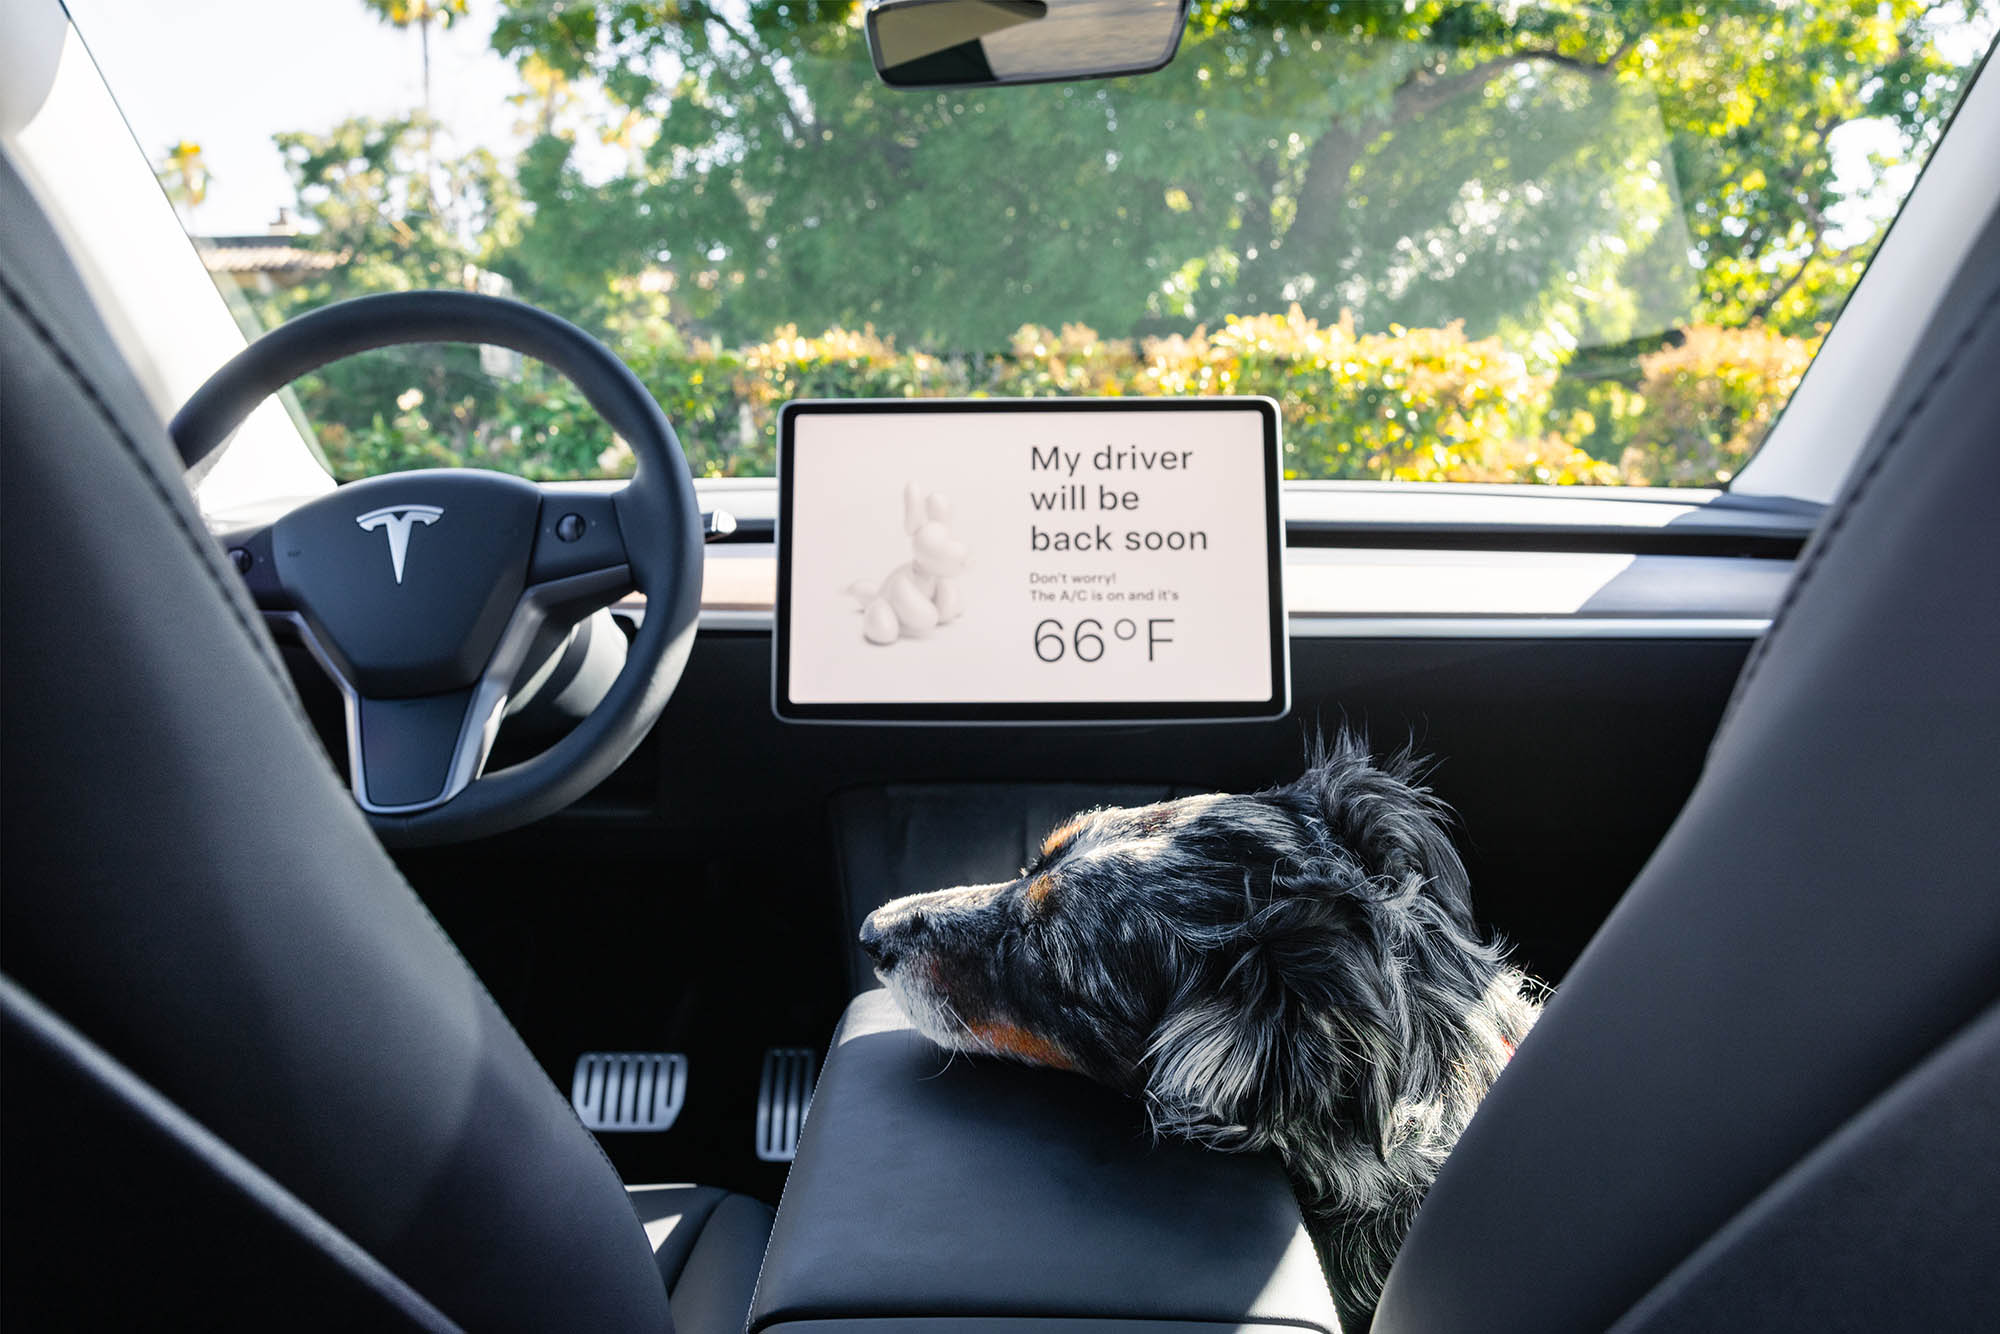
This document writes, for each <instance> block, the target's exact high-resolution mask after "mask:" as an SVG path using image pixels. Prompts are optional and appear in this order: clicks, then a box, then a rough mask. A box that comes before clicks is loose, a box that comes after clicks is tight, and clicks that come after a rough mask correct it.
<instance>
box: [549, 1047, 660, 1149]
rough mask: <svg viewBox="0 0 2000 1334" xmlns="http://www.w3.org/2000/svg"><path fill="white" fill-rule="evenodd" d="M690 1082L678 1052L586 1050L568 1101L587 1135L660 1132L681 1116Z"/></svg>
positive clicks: (578, 1058)
mask: <svg viewBox="0 0 2000 1334" xmlns="http://www.w3.org/2000/svg"><path fill="white" fill-rule="evenodd" d="M687 1082H688V1061H687V1057H685V1056H683V1055H681V1054H680V1053H679V1052H677V1051H587V1052H585V1053H584V1054H583V1055H581V1056H579V1057H577V1058H576V1078H575V1079H574V1080H573V1081H572V1082H571V1084H570V1092H569V1100H570V1105H571V1106H573V1107H575V1108H576V1114H577V1116H578V1117H580V1118H582V1121H583V1126H584V1129H586V1130H618V1131H637V1130H650V1131H661V1130H666V1129H668V1128H670V1127H671V1126H672V1125H673V1124H674V1118H675V1117H677V1116H679V1115H680V1114H681V1103H682V1102H684V1101H686V1099H687Z"/></svg>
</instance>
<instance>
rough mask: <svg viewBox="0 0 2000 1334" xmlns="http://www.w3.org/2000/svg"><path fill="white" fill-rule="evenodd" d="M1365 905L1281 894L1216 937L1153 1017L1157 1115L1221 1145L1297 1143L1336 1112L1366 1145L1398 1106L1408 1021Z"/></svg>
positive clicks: (1163, 1122) (1150, 1073)
mask: <svg viewBox="0 0 2000 1334" xmlns="http://www.w3.org/2000/svg"><path fill="white" fill-rule="evenodd" d="M1374 953H1375V951H1374V943H1373V936H1372V933H1371V932H1370V931H1369V930H1368V928H1367V924H1366V921H1365V914H1364V913H1362V912H1361V911H1359V910H1358V905H1357V904H1356V903H1355V902H1354V901H1353V900H1351V899H1347V898H1345V897H1343V896H1341V895H1338V894H1279V895H1278V896H1276V897H1274V898H1273V899H1272V900H1271V901H1270V902H1268V903H1266V904H1264V905H1263V906H1262V907H1261V908H1258V909H1257V910H1256V911H1255V912H1253V913H1252V914H1251V915H1250V916H1249V918H1248V919H1247V920H1246V921H1244V922H1242V923H1241V924H1240V925H1239V926H1237V927H1235V928H1233V929H1232V930H1231V931H1230V933H1229V935H1228V937H1227V938H1226V939H1225V940H1223V941H1221V942H1220V945H1219V948H1217V949H1215V950H1213V951H1212V952H1211V953H1210V954H1209V956H1208V959H1207V961H1206V962H1205V965H1204V968H1203V970H1202V972H1203V975H1202V976H1199V977H1195V978H1190V979H1189V983H1188V985H1187V986H1185V987H1184V988H1183V990H1182V994H1181V995H1180V996H1179V997H1178V998H1177V999H1176V1001H1175V1003H1174V1004H1172V1005H1170V1006H1169V1007H1168V1010H1167V1014H1166V1017H1165V1018H1164V1019H1163V1020H1162V1021H1161V1022H1160V1024H1159V1025H1158V1027H1157V1028H1156V1029H1155V1030H1154V1034H1153V1038H1152V1042H1151V1044H1150V1050H1149V1052H1148V1056H1147V1061H1146V1075H1147V1083H1146V1088H1145V1097H1146V1104H1147V1109H1148V1115H1149V1117H1150V1119H1151V1121H1152V1124H1153V1128H1154V1129H1155V1130H1156V1131H1157V1132H1160V1133H1163V1134H1172V1135H1178V1136H1181V1137H1183V1138H1188V1139H1194V1140H1198V1141H1200V1142H1202V1143H1206V1144H1210V1145H1213V1146H1215V1147H1218V1148H1230V1149H1258V1148H1266V1147H1275V1148H1278V1149H1280V1150H1284V1149H1289V1148H1293V1147H1306V1146H1303V1145H1300V1146H1294V1145H1293V1144H1292V1143H1291V1140H1292V1139H1293V1138H1294V1137H1297V1136H1301V1135H1305V1136H1311V1135H1317V1134H1320V1133H1323V1128H1324V1127H1326V1126H1328V1125H1330V1124H1341V1125H1344V1126H1347V1127H1350V1128H1351V1129H1352V1131H1353V1132H1354V1134H1355V1135H1356V1137H1357V1138H1358V1139H1359V1140H1360V1141H1361V1142H1363V1143H1365V1144H1368V1145H1371V1146H1377V1147H1379V1146H1381V1145H1382V1144H1383V1143H1384V1142H1385V1136H1386V1133H1387V1129H1388V1127H1389V1125H1390V1121H1391V1118H1392V1117H1393V1115H1394V1112H1395V1106H1396V1100H1397V1088H1398V1083H1399V1079H1400V1069H1401V1065H1402V1062H1401V1060H1400V1052H1401V1050H1402V1047H1403V1045H1404V1043H1403V1040H1402V1036H1401V1032H1402V1029H1403V1028H1404V1027H1405V1025H1404V1022H1403V1020H1402V1018H1401V1016H1399V1014H1398V1010H1399V1006H1398V1005H1397V1003H1396V999H1395V989H1394V987H1393V985H1392V977H1391V975H1390V974H1389V973H1388V972H1385V970H1384V967H1383V965H1382V962H1381V961H1380V960H1378V959H1377V958H1375V957H1374Z"/></svg>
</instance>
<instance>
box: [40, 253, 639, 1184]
mask: <svg viewBox="0 0 2000 1334" xmlns="http://www.w3.org/2000/svg"><path fill="white" fill-rule="evenodd" d="M0 292H4V293H5V295H6V297H7V299H8V301H9V303H10V304H11V305H12V306H13V308H14V309H15V310H16V311H17V312H19V314H20V316H21V318H22V320H23V321H24V322H25V323H26V324H27V325H28V327H29V330H30V331H31V332H32V333H33V334H34V335H35V337H36V338H37V339H38V340H39V341H40V342H41V343H42V345H43V346H44V347H46V348H47V349H48V351H49V354H50V355H51V356H52V357H54V358H55V360H56V363H57V365H58V366H60V367H61V368H62V370H63V371H64V372H65V373H66V374H67V375H68V376H69V378H70V380H71V382H72V383H73V384H74V385H75V387H76V388H77V390H78V391H79V392H81V393H82V394H83V396H84V398H85V399H86V400H87V401H88V402H89V403H90V404H91V406H92V407H94V408H95V409H96V410H97V413H98V415H99V416H100V417H102V418H103V420H104V424H105V425H106V426H107V427H109V428H110V430H111V433H112V435H113V436H114V437H115V438H116V439H117V440H118V442H119V443H120V444H121V445H123V446H124V448H125V450H126V452H127V453H128V454H130V455H131V456H132V459H133V461H134V463H135V464H136V465H137V466H138V469H139V472H140V474H141V475H142V476H144V478H145V479H146V481H147V483H148V484H149V485H150V486H151V487H152V489H153V494H154V495H155V497H157V498H158V500H159V501H160V503H161V504H162V505H164V506H165V507H166V509H167V512H168V513H169V514H171V515H172V516H173V519H174V525H175V527H176V528H178V529H179V530H180V532H181V535H182V536H183V537H184V538H186V539H187V541H188V544H189V545H190V546H191V547H193V548H194V549H195V558H196V562H197V563H198V564H199V565H200V566H201V568H202V572H203V573H204V574H206V575H207V576H208V579H209V582H210V584H211V585H213V586H214V588H215V590H216V591H217V592H218V593H220V594H221V595H222V600H223V602H224V603H225V604H227V605H228V607H229V610H230V613H231V614H232V615H233V616H234V617H235V618H236V623H237V625H238V626H239V627H240V628H241V629H242V630H243V632H244V633H245V634H247V635H249V637H250V641H251V646H252V647H253V649H255V651H256V654H257V660H258V661H259V662H261V663H262V664H263V665H264V670H265V671H266V672H268V673H269V674H270V675H271V676H272V678H273V681H274V683H275V684H277V685H278V687H279V689H278V694H279V696H280V698H282V699H283V700H284V701H285V704H286V706H287V707H288V708H289V709H290V710H291V714H292V719H293V721H294V722H296V723H298V724H300V725H301V726H304V727H306V728H307V729H308V734H309V735H310V727H311V724H310V723H309V722H308V721H307V719H306V716H305V709H304V706H303V705H301V704H300V703H299V700H298V696H297V694H296V692H295V691H294V690H293V688H292V684H291V681H290V680H289V679H287V678H285V677H284V675H283V668H281V667H279V666H278V665H276V664H275V663H274V662H273V661H272V660H271V658H272V654H273V652H274V651H273V650H271V649H269V648H267V647H266V643H265V641H264V640H262V639H260V638H259V637H258V633H257V630H256V628H255V627H254V626H253V625H252V624H251V622H250V620H249V618H248V616H247V615H246V614H245V613H244V611H243V609H242V607H240V606H239V605H238V604H237V600H236V598H234V597H232V596H231V595H230V590H229V588H228V587H227V586H226V585H225V584H224V583H223V582H222V579H221V574H220V571H219V570H218V569H217V568H216V566H215V564H214V563H213V562H214V561H215V560H218V559H219V557H216V556H215V555H214V551H215V542H214V540H213V539H212V538H211V537H210V536H209V535H208V533H207V532H205V531H204V532H203V533H202V534H201V535H200V537H199V538H197V537H196V535H195V533H194V531H193V530H192V529H191V528H190V527H189V526H188V521H187V516H186V515H185V514H183V513H182V512H181V507H180V506H179V505H178V504H176V503H175V502H174V498H173V496H172V494H171V493H170V492H169V491H168V490H167V487H166V484H165V482H164V481H163V480H162V479H161V477H160V476H159V474H158V473H157V472H156V471H155V470H154V469H153V467H152V466H151V464H150V463H148V461H147V459H146V456H145V453H144V452H143V450H142V449H141V448H140V446H139V443H138V442H137V441H136V440H134V439H133V438H132V436H131V433H130V432H128V431H127V430H126V429H125V427H124V425H123V424H122V423H121V422H120V421H119V420H118V418H117V416H116V414H114V413H113V412H112V410H111V405H110V404H108V403H107V402H105V401H104V398H103V396H102V395H100V394H99V393H98V392H97V389H96V387H95V386H94V385H93V384H92V383H91V382H90V379H89V377H88V376H87V375H86V374H85V372H84V370H83V368H82V367H81V366H80V365H78V364H77V362H76V360H75V359H74V358H73V357H71V356H70V355H69V353H68V352H67V351H66V350H65V349H64V348H63V346H62V344H61V343H60V342H58V341H57V337H56V334H55V332H54V331H53V330H52V329H50V328H49V327H48V326H47V325H46V324H44V323H43V322H42V321H41V319H40V318H38V317H37V316H36V314H35V312H34V311H33V310H32V309H31V308H30V307H29V305H28V303H27V298H26V296H25V295H24V294H23V293H22V292H21V290H20V289H19V288H17V287H16V286H15V285H14V284H13V282H12V281H10V280H9V279H8V277H7V275H6V274H5V273H0ZM311 749H312V750H313V751H314V753H316V754H320V755H321V758H322V760H323V761H324V762H325V763H326V764H327V766H328V767H327V770H326V772H327V773H328V774H329V775H332V773H333V770H332V761H331V760H326V759H325V756H324V752H322V751H320V749H319V747H318V746H313V747H311ZM369 837H370V839H371V840H373V841H375V842H376V847H377V850H378V851H379V850H380V848H381V844H380V841H379V840H374V834H373V831H372V830H371V831H370V834H369ZM391 872H392V874H394V875H395V877H396V880H397V883H399V884H400V885H402V887H403V892H404V893H406V894H408V895H409V896H410V898H411V899H412V900H413V901H414V902H415V903H416V905H417V910H418V912H419V913H421V914H422V915H423V918H424V920H425V921H427V922H429V923H430V926H431V929H432V930H433V931H435V932H436V933H437V936H438V939H440V940H442V941H443V942H444V943H445V946H446V948H448V949H449V950H450V951H451V953H452V956H453V957H454V958H456V959H457V960H458V962H459V966H460V967H461V968H463V969H464V970H465V972H466V975H467V976H468V977H470V978H471V979H472V982H473V985H474V986H476V987H478V988H479V994H480V995H482V996H484V997H485V998H486V1003H487V1004H488V1005H489V1006H491V1007H492V1009H493V1012H494V1014H496V1015H498V1016H499V1019H500V1025H501V1028H502V1029H503V1030H504V1031H505V1032H506V1034H507V1035H508V1036H509V1037H511V1038H512V1039H513V1040H514V1044H515V1046H516V1047H517V1048H518V1050H519V1053H520V1055H522V1056H524V1057H526V1058H527V1060H528V1061H529V1063H530V1064H531V1065H532V1066H533V1067H534V1069H535V1070H536V1071H538V1072H540V1073H541V1075H542V1083H543V1085H544V1086H545V1087H546V1088H547V1089H548V1091H549V1093H550V1094H552V1095H554V1096H555V1097H557V1098H559V1099H561V1100H562V1105H563V1106H564V1107H565V1108H566V1109H567V1110H568V1111H569V1114H570V1117H571V1119H573V1120H575V1121H576V1125H577V1129H579V1130H582V1131H583V1134H584V1138H586V1139H588V1140H589V1141H590V1147H591V1148H592V1149H594V1150H596V1152H597V1157H598V1161H600V1162H602V1163H603V1164H604V1167H605V1170H606V1171H608V1172H610V1173H611V1179H612V1181H613V1182H615V1183H617V1184H618V1186H619V1188H620V1189H621V1190H622V1189H623V1188H624V1181H623V1179H622V1178H620V1177H619V1175H618V1169H617V1168H616V1167H615V1166H613V1165H612V1162H611V1156H610V1155H609V1154H607V1153H605V1151H604V1146H603V1145H602V1144H601V1143H599V1142H598V1139H597V1136H595V1135H593V1134H591V1133H590V1131H589V1130H587V1129H585V1128H584V1125H583V1121H582V1118H580V1117H578V1116H577V1115H576V1109H575V1107H573V1106H572V1105H571V1104H570V1101H569V1099H567V1098H563V1097H562V1091H561V1090H560V1089H558V1088H556V1086H555V1081H554V1080H552V1079H550V1078H549V1077H548V1073H547V1072H546V1071H543V1070H542V1067H541V1062H540V1061H538V1060H536V1059H535V1056H534V1053H533V1052H532V1051H530V1050H529V1048H528V1044H527V1043H526V1041H524V1040H523V1039H522V1037H521V1034H520V1032H519V1030H517V1029H516V1028H515V1027H514V1023H513V1021H512V1020H511V1019H509V1018H508V1017H507V1012H506V1011H505V1010H503V1009H501V1008H500V1003H499V1002H498V1001H496V1000H494V999H493V993H492V992H491V991H490V990H489V989H488V988H487V986H486V982H485V980H484V979H483V978H481V977H480V976H479V973H478V971H477V970H476V969H474V968H473V967H472V965H471V964H470V963H469V962H467V961H466V958H465V954H464V952H463V951H462V950H460V949H459V947H458V942H457V941H455V940H453V939H452V938H451V936H450V934H449V933H447V932H446V931H445V929H444V926H443V924H442V923H440V922H439V921H438V920H437V917H436V915H435V914H433V913H432V912H431V910H430V905H429V904H427V903H425V902H424V901H423V897H422V896H421V895H419V894H418V893H417V892H416V890H414V889H412V888H411V887H410V885H409V882H408V881H407V880H405V879H404V878H403V875H402V873H401V871H400V870H397V869H395V867H394V864H393V862H392V863H391ZM634 1221H635V1222H636V1221H637V1219H636V1218H635V1219H634Z"/></svg>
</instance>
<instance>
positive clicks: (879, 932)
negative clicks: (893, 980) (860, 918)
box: [861, 913, 896, 971]
mask: <svg viewBox="0 0 2000 1334" xmlns="http://www.w3.org/2000/svg"><path fill="white" fill-rule="evenodd" d="M861 952H862V953H863V954H866V955H867V956H868V958H869V961H870V962H872V963H873V964H874V965H875V966H876V967H877V968H880V969H883V970H885V971H886V970H888V969H890V968H894V967H895V966H896V951H895V950H894V949H892V948H891V947H890V944H889V933H888V932H886V931H884V930H883V929H882V928H881V927H879V926H877V925H875V915H874V914H873V913H870V914H869V915H868V919H867V920H866V921H864V922H862V924H861Z"/></svg>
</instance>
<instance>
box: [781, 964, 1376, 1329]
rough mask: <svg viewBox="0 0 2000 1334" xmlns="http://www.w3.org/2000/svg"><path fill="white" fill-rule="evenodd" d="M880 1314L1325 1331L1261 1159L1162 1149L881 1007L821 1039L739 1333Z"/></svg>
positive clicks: (1284, 1190)
mask: <svg viewBox="0 0 2000 1334" xmlns="http://www.w3.org/2000/svg"><path fill="white" fill-rule="evenodd" d="M894 1317H904V1318H912V1317H917V1318H927V1319H930V1320H937V1319H941V1318H951V1317H961V1318H962V1317H973V1318H978V1317H989V1318H990V1317H1000V1318H1008V1317H1011V1318H1016V1319H1009V1320H1008V1321H1007V1323H1008V1324H1009V1325H1010V1326H1011V1325H1013V1324H1015V1323H1017V1319H1018V1318H1019V1317H1049V1318H1068V1319H1071V1320H1076V1319H1080V1318H1081V1319H1092V1318H1096V1319H1115V1320H1128V1321H1129V1320H1152V1321H1163V1322H1212V1323H1216V1324H1221V1325H1224V1326H1228V1325H1233V1324H1238V1323H1243V1324H1261V1323H1270V1324H1277V1325H1287V1326H1292V1327H1295V1328H1304V1329H1309V1330H1324V1331H1329V1332H1332V1331H1337V1330H1338V1328H1339V1325H1338V1322H1337V1319H1336V1317H1335V1315H1334V1309H1333V1302H1332V1299H1331V1298H1330V1297H1329V1296H1328V1295H1327V1290H1326V1283H1325V1281H1324V1279H1323V1278H1322V1277H1321V1275H1320V1269H1319V1263H1318V1260H1317V1258H1316V1257H1315V1255H1314V1253H1313V1247H1312V1242H1311V1240H1310V1238H1309V1237H1308V1236H1307V1234H1306V1230H1305V1225H1304V1223H1303V1222H1302V1220H1301V1218H1300V1215H1299V1209H1298V1204H1297V1202H1296V1200H1295V1199H1294V1197H1293V1195H1292V1190H1291V1185H1290V1183H1289V1182H1288V1181H1287V1179H1286V1177H1285V1174H1284V1172H1283V1170H1282V1169H1281V1167H1280V1166H1279V1164H1278V1162H1277V1160H1276V1159H1275V1158H1273V1157H1270V1156H1268V1155H1263V1154H1224V1153H1216V1152H1212V1151H1210V1150H1206V1149H1201V1148H1198V1147H1196V1146H1193V1145H1189V1144H1185V1143H1179V1142H1172V1141H1168V1142H1161V1143H1157V1144H1156V1143H1154V1142H1153V1140H1152V1138H1151V1136H1150V1134H1149V1133H1148V1131H1147V1128H1146V1125H1145V1119H1144V1117H1143V1115H1142V1113H1141V1111H1140V1108H1139V1107H1138V1105H1137V1104H1136V1103H1134V1102H1132V1101H1131V1100H1130V1099H1127V1098H1122V1097H1119V1096H1118V1095H1116V1094H1114V1093H1112V1092H1110V1091H1108V1090H1106V1089H1103V1088H1100V1087H1098V1086H1097V1085H1095V1084H1092V1083H1090V1082H1088V1081H1086V1080H1084V1079H1082V1078H1081V1077H1079V1076H1076V1075H1069V1074H1063V1073H1059V1072H1055V1071H1045V1070H1032V1069H1027V1068H1025V1067H1021V1066H1016V1065H1012V1064H1009V1063H1005V1062H999V1061H992V1060H984V1059H975V1058H969V1057H964V1056H960V1057H956V1058H953V1059H952V1060H951V1061H950V1062H949V1064H947V1061H946V1057H945V1054H944V1053H943V1052H942V1051H940V1050H939V1049H938V1048H937V1047H936V1046H934V1045H933V1044H932V1043H930V1042H929V1041H928V1040H926V1039H924V1038H922V1037H920V1036H919V1035H918V1034H917V1033H916V1032H915V1031H913V1030H912V1029H911V1027H910V1026H909V1023H908V1021H907V1020H905V1019H904V1018H903V1016H902V1014H901V1013H900V1011H899V1010H898V1009H897V1007H896V1005H895V1003H894V1002H893V1001H892V1000H891V999H890V998H889V995H888V993H887V992H883V991H873V992H869V993H867V994H865V995H862V996H860V997H859V998H857V999H856V1000H855V1001H854V1003H853V1004H852V1005H851V1006H850V1007H849V1008H848V1012H847V1015H846V1017H845V1019H843V1020H842V1022H841V1026H840V1029H839V1031H838V1032H837V1033H836V1034H835V1037H834V1041H833V1049H832V1051H831V1053H830V1054H829V1056H828V1058H827V1063H826V1069H825V1072H824V1073H823V1074H822V1075H821V1077H820V1083H819V1088H818V1090H817V1091H816V1092H815V1094H814V1098H813V1105H812V1112H811V1115H810V1116H809V1117H808V1118H807V1121H806V1127H805V1133H804V1136H803V1138H802V1140H801V1143H800V1146H799V1155H798V1158H797V1160H796V1161H795V1162H794V1163H793V1165H792V1170H791V1178H790V1181H789V1183H788V1184H787V1185H786V1187H785V1196H784V1201H783V1204H782V1206H781V1208H780V1209H779V1211H778V1221H777V1225H776V1227H775V1228H774V1229H773V1231H772V1234H771V1246H770V1250H769V1252H768V1253H767V1255H766V1257H765V1260H764V1270H763V1274H762V1276H761V1278H760V1279H759V1281H758V1285H757V1295H756V1298H755V1300H754V1301H753V1302H752V1304H751V1312H750V1329H751V1330H752V1331H761V1330H767V1329H772V1328H774V1327H776V1326H779V1325H781V1324H783V1325H785V1326H786V1327H787V1328H790V1327H791V1326H792V1324H793V1323H794V1322H797V1323H799V1324H801V1325H802V1326H804V1327H806V1328H810V1324H809V1323H808V1322H817V1321H833V1320H843V1319H845V1320H866V1319H869V1318H874V1319H882V1318H894ZM829 1328H838V1327H837V1326H830V1327H829Z"/></svg>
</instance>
